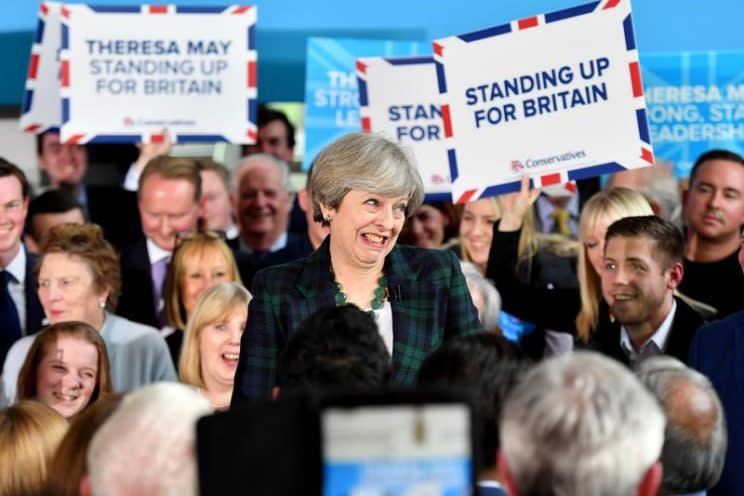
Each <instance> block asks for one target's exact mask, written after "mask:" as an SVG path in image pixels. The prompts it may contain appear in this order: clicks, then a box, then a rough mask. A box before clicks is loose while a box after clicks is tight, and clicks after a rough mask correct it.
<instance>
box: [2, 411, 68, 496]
mask: <svg viewBox="0 0 744 496" xmlns="http://www.w3.org/2000/svg"><path fill="white" fill-rule="evenodd" d="M65 432H67V421H66V420H65V418H64V417H63V416H62V415H60V414H59V413H57V412H56V411H55V410H54V409H53V408H52V407H49V406H47V405H44V404H43V403H39V402H37V401H32V400H24V401H21V402H19V403H17V404H16V405H14V406H11V407H10V408H7V409H5V410H0V494H2V495H13V496H36V495H38V494H39V492H40V491H41V490H42V488H43V485H44V481H45V480H46V474H47V465H48V463H49V460H50V459H51V458H52V456H53V455H54V451H55V450H56V449H57V446H58V445H59V443H60V441H62V438H63V437H64V435H65Z"/></svg>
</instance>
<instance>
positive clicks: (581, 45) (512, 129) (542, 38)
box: [434, 0, 654, 203]
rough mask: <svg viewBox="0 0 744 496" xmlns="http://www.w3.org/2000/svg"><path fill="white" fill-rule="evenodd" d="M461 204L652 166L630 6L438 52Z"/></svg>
mask: <svg viewBox="0 0 744 496" xmlns="http://www.w3.org/2000/svg"><path fill="white" fill-rule="evenodd" d="M434 58H435V60H436V62H437V79H438V85H439V92H440V95H441V98H442V100H441V101H442V120H443V123H444V136H445V143H446V148H447V152H446V153H447V156H448V160H449V167H450V175H451V177H452V195H453V198H454V200H455V201H456V202H458V203H463V202H466V201H471V200H476V199H478V198H481V197H485V196H492V195H498V194H502V193H507V192H510V191H516V190H518V189H519V184H520V181H519V179H520V177H521V176H522V175H523V174H525V173H526V174H529V175H530V176H531V182H532V184H533V186H535V187H541V186H547V185H551V184H559V183H565V182H567V181H569V180H577V179H583V178H588V177H593V176H597V175H601V174H606V173H610V172H616V171H622V170H626V169H635V168H639V167H644V166H648V165H651V164H652V163H653V160H654V159H653V150H652V148H651V143H650V140H649V133H648V123H647V120H646V108H645V101H644V98H643V85H642V83H641V71H640V66H639V63H638V51H637V49H636V43H635V37H634V34H633V22H632V18H631V10H630V2H629V0H601V1H595V2H590V3H586V4H583V5H579V6H577V7H572V8H569V9H565V10H560V11H556V12H551V13H549V14H543V15H539V16H535V17H529V18H526V19H521V20H517V21H513V22H510V23H508V24H504V25H500V26H495V27H491V28H488V29H484V30H481V31H477V32H473V33H468V34H464V35H460V36H451V37H448V38H444V39H441V40H437V41H435V42H434Z"/></svg>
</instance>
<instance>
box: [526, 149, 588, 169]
mask: <svg viewBox="0 0 744 496" xmlns="http://www.w3.org/2000/svg"><path fill="white" fill-rule="evenodd" d="M585 158H586V151H585V150H576V151H568V152H565V153H561V154H560V155H550V156H548V157H540V158H528V159H527V160H525V161H524V166H523V165H522V163H521V162H519V161H518V160H512V170H513V171H514V172H519V171H520V170H522V167H527V168H528V169H536V168H538V167H550V166H554V165H560V164H562V163H563V162H575V161H577V160H582V159H585ZM515 164H518V166H516V165H515Z"/></svg>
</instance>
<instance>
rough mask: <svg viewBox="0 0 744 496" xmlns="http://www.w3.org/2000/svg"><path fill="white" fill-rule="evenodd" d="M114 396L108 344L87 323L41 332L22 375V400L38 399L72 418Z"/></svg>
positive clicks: (62, 323) (29, 354)
mask: <svg viewBox="0 0 744 496" xmlns="http://www.w3.org/2000/svg"><path fill="white" fill-rule="evenodd" d="M109 394H111V378H110V375H109V361H108V354H107V353H106V345H105V343H104V342H103V339H102V338H101V336H100V334H98V333H97V332H96V331H95V329H93V328H92V327H91V326H89V325H88V324H85V323H83V322H76V321H72V322H60V323H59V324H53V325H51V326H49V327H47V328H46V329H44V330H43V331H41V332H40V333H39V334H38V335H37V336H36V339H35V340H34V342H33V344H32V345H31V349H30V350H29V352H28V355H26V360H25V362H24V363H23V366H22V367H21V372H20V373H19V375H18V399H19V400H25V399H37V400H39V401H41V402H42V403H44V404H46V405H49V406H51V407H52V408H54V409H55V410H57V411H58V412H59V413H60V414H62V415H63V416H64V417H68V418H69V417H72V416H74V415H76V414H78V413H80V412H82V411H83V410H85V409H86V408H88V407H89V406H91V405H93V404H95V403H96V402H97V401H98V400H99V399H102V398H105V397H106V396H107V395H109Z"/></svg>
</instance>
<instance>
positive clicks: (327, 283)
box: [297, 236, 336, 318]
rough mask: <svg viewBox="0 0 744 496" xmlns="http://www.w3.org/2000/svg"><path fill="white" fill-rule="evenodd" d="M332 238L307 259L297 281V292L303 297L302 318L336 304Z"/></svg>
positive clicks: (327, 239)
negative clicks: (330, 248) (331, 247)
mask: <svg viewBox="0 0 744 496" xmlns="http://www.w3.org/2000/svg"><path fill="white" fill-rule="evenodd" d="M329 243H330V236H328V237H327V238H326V239H325V240H324V241H323V243H322V244H321V245H320V246H319V247H318V249H317V250H315V251H314V252H313V253H311V254H310V255H308V257H307V258H306V259H305V264H303V266H302V272H301V273H300V276H299V277H298V279H297V291H299V293H300V295H302V297H303V300H304V301H303V303H302V306H303V308H302V309H298V310H300V316H301V317H302V318H304V317H307V316H308V315H309V314H310V313H312V312H314V311H316V310H317V309H319V308H323V307H329V306H334V305H335V304H336V300H335V292H334V289H333V286H332V284H331V274H330V269H331V253H330V251H329Z"/></svg>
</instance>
